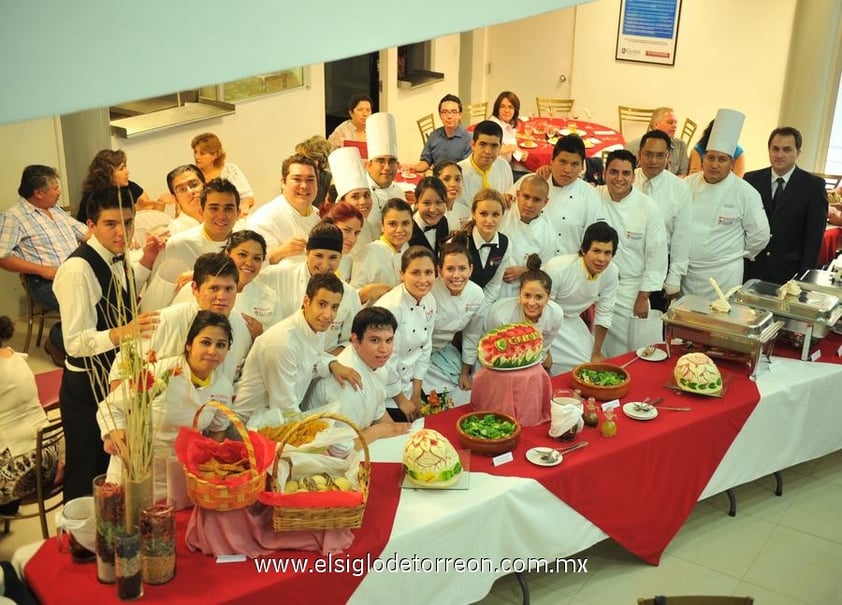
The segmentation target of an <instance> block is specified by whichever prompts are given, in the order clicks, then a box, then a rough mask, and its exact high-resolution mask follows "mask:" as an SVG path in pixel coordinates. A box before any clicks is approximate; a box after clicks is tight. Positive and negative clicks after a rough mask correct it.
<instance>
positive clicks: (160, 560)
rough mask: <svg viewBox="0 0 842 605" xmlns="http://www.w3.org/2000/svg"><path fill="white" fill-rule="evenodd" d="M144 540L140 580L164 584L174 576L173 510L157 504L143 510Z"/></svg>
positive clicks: (141, 521) (166, 505)
mask: <svg viewBox="0 0 842 605" xmlns="http://www.w3.org/2000/svg"><path fill="white" fill-rule="evenodd" d="M140 534H141V537H142V539H143V545H142V553H143V557H142V559H143V561H142V563H143V581H144V582H145V583H146V584H163V583H164V582H169V581H170V580H172V579H173V576H175V508H174V507H173V506H172V504H168V503H160V504H156V505H154V506H152V507H150V508H146V509H144V510H143V513H142V514H141V516H140Z"/></svg>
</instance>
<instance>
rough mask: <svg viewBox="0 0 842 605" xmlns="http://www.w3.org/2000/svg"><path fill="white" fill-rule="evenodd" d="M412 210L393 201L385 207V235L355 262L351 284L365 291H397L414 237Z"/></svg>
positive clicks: (401, 203) (396, 200) (397, 200)
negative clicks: (381, 286) (376, 288)
mask: <svg viewBox="0 0 842 605" xmlns="http://www.w3.org/2000/svg"><path fill="white" fill-rule="evenodd" d="M412 224H413V220H412V208H411V207H410V205H409V204H407V203H406V202H405V201H403V200H400V199H391V200H389V201H388V202H386V205H385V206H384V207H383V221H382V227H383V235H381V236H380V237H378V238H377V239H376V240H374V241H373V242H371V243H370V244H369V245H368V246H366V247H365V253H364V254H363V255H362V256H360V257H358V258H355V259H354V267H353V271H352V272H351V285H352V286H354V287H355V288H357V289H360V290H361V289H363V288H365V287H366V286H370V285H372V284H385V285H387V286H389V287H390V288H394V287H395V286H397V285H398V283H400V268H401V256H402V255H403V253H404V252H405V251H406V250H407V249H408V248H409V238H410V237H411V236H412Z"/></svg>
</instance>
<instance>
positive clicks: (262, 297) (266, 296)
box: [172, 267, 283, 330]
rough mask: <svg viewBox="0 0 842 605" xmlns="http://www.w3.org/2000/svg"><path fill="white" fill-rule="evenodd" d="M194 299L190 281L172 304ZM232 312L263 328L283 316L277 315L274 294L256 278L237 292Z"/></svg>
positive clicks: (276, 301)
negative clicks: (251, 318) (248, 318)
mask: <svg viewBox="0 0 842 605" xmlns="http://www.w3.org/2000/svg"><path fill="white" fill-rule="evenodd" d="M267 268H268V267H267ZM195 300H196V297H195V295H194V294H193V286H192V282H188V283H186V284H184V285H183V286H182V287H181V290H179V291H178V294H176V295H175V298H174V299H173V301H172V304H174V305H177V304H180V303H183V302H190V301H195ZM233 313H239V314H244V315H248V316H250V317H253V318H255V319H256V320H257V321H259V322H260V324H261V325H262V326H263V329H264V330H265V329H266V328H268V327H270V326H274V325H275V324H276V323H278V322H279V321H281V320H282V319H283V316H281V315H279V309H278V297H277V296H276V294H275V293H274V292H273V291H272V290H271V289H270V288H269V287H268V286H266V285H264V284H261V283H260V282H258V281H257V280H256V279H255V280H253V281H251V282H250V283H248V284H246V287H245V288H243V291H242V292H237V299H236V300H235V302H234V310H233Z"/></svg>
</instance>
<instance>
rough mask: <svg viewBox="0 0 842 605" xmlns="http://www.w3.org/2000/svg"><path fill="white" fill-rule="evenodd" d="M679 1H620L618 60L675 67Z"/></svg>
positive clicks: (679, 12) (679, 10)
mask: <svg viewBox="0 0 842 605" xmlns="http://www.w3.org/2000/svg"><path fill="white" fill-rule="evenodd" d="M680 16H681V0H620V23H619V26H618V27H617V49H616V54H615V58H616V59H617V60H618V61H637V62H639V63H656V64H658V65H675V47H676V43H677V41H678V22H679V19H680Z"/></svg>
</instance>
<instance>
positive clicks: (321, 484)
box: [310, 475, 327, 492]
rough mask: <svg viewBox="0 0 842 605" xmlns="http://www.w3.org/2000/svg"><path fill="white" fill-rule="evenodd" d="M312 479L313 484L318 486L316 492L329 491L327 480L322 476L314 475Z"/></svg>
mask: <svg viewBox="0 0 842 605" xmlns="http://www.w3.org/2000/svg"><path fill="white" fill-rule="evenodd" d="M310 479H312V480H313V483H314V484H315V486H316V491H320V492H324V491H327V479H325V478H324V477H323V476H322V475H313V476H312V477H310Z"/></svg>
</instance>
